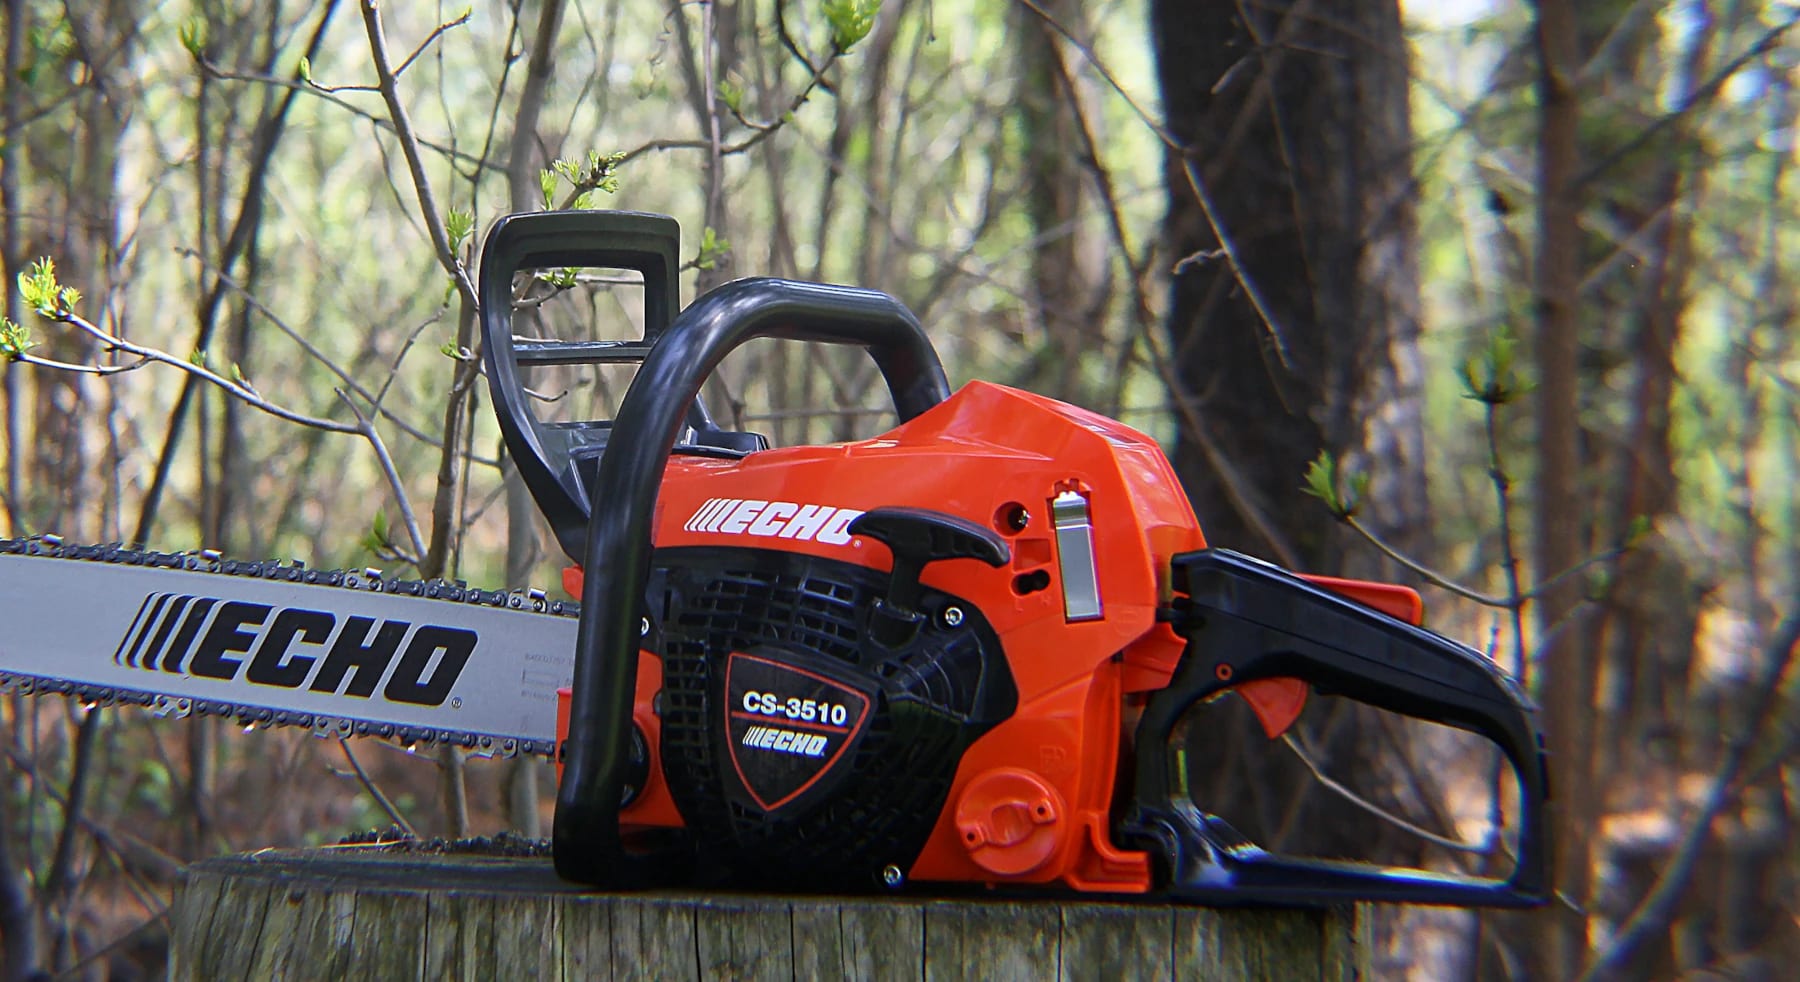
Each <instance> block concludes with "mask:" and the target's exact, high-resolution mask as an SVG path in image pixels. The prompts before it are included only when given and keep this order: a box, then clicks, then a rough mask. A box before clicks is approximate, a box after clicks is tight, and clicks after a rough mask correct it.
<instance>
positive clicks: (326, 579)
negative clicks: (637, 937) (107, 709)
mask: <svg viewBox="0 0 1800 982" xmlns="http://www.w3.org/2000/svg"><path fill="white" fill-rule="evenodd" d="M0 593H3V594H4V595H5V596H6V597H7V610H6V623H5V627H6V630H5V633H4V636H3V637H0V691H12V692H20V693H24V694H27V695H32V694H37V695H44V694H52V695H66V696H69V697H71V698H74V699H77V700H79V701H80V702H82V703H84V704H88V705H92V706H108V705H132V706H142V707H145V708H147V709H149V710H150V711H151V712H153V713H157V714H159V715H172V716H177V717H184V716H189V715H196V716H213V717H218V718H222V719H229V720H235V721H236V722H238V723H240V724H243V725H244V726H247V727H256V728H262V727H276V726H297V727H301V728H304V729H309V730H311V731H312V732H313V734H314V735H316V736H321V737H350V736H372V737H378V738H386V739H390V740H393V741H395V742H397V743H400V744H403V745H422V746H430V745H437V744H450V745H454V746H459V747H462V748H464V749H466V750H469V751H471V752H474V753H477V754H482V755H490V756H500V757H511V756H514V755H516V754H521V753H522V754H535V755H542V756H549V755H550V754H551V753H552V751H553V750H554V748H555V743H556V741H555V734H554V732H552V730H551V724H552V723H553V722H554V719H555V707H556V690H557V688H559V687H561V686H566V685H567V684H568V680H569V676H570V673H571V672H572V670H573V669H572V665H573V659H574V651H573V648H574V636H575V623H576V621H575V619H576V617H577V615H578V614H579V608H578V605H576V604H574V603H572V602H565V601H559V600H550V599H549V598H547V597H546V596H545V595H544V594H543V592H542V591H538V590H531V591H501V590H482V589H476V588H471V587H469V586H466V585H465V584H462V583H458V582H449V581H444V580H429V581H421V580H401V579H388V578H386V577H384V576H382V575H381V572H380V571H379V570H375V569H362V570H342V569H340V570H320V569H311V568H309V567H307V566H305V565H304V564H302V563H298V562H282V561H280V560H255V561H244V560H233V559H225V558H223V557H221V556H219V555H218V554H217V553H215V552H212V551H210V550H201V551H192V552H156V551H150V550H141V549H128V548H124V547H122V546H118V545H72V544H67V543H64V542H63V541H62V540H61V539H60V538H58V537H57V536H54V535H41V536H32V537H27V538H19V539H0ZM81 597H105V598H107V602H106V603H104V604H89V605H85V609H84V610H82V611H81V612H80V613H79V616H74V617H71V616H70V614H71V610H70V607H71V603H72V602H73V601H75V600H76V599H77V598H81Z"/></svg>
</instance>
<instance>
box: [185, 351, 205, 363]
mask: <svg viewBox="0 0 1800 982" xmlns="http://www.w3.org/2000/svg"><path fill="white" fill-rule="evenodd" d="M188 364H190V365H193V366H194V367H196V368H205V367H206V349H205V348H201V349H200V350H199V351H196V352H194V353H193V354H191V355H188Z"/></svg>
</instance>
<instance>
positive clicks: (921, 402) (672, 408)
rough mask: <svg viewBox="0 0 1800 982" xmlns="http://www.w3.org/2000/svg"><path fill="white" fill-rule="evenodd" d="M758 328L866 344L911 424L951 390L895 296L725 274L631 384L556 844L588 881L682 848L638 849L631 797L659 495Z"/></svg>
mask: <svg viewBox="0 0 1800 982" xmlns="http://www.w3.org/2000/svg"><path fill="white" fill-rule="evenodd" d="M756 338H784V339H790V340H801V341H819V342H826V343H832V344H850V345H859V346H861V347H863V348H866V349H867V350H868V352H869V354H870V356H871V357H873V358H874V360H875V364H876V365H877V366H878V367H879V368H880V369H881V373H882V375H883V376H884V377H885V379H886V381H887V386H888V391H889V394H890V395H891V396H892V397H893V401H894V408H895V409H896V410H897V411H898V412H899V415H900V419H901V421H903V422H904V421H906V420H910V419H912V418H913V417H915V416H918V415H919V414H920V413H923V412H925V411H926V410H928V409H930V408H931V407H933V406H935V405H937V404H938V403H940V402H942V401H944V400H945V399H947V398H949V395H950V385H949V382H948V381H947V380H946V379H945V377H944V369H943V366H942V365H941V364H940V363H939V361H938V357H937V353H936V352H935V351H933V350H932V347H931V343H930V341H928V340H927V339H926V337H925V332H924V329H923V328H921V327H920V326H919V322H918V320H917V318H915V317H914V316H913V315H912V313H911V312H910V311H908V310H907V309H906V308H905V307H904V306H903V305H901V303H900V302H899V301H897V300H895V299H894V298H892V297H890V296H888V295H887V294H885V293H879V292H877V291H873V290H860V289H854V288H850V287H842V286H829V285H825V284H821V283H802V282H797V281H793V280H780V279H769V278H756V279H745V280H737V281H735V282H732V283H727V284H725V285H724V286H721V287H719V288H717V289H715V290H713V291H712V292H710V293H708V294H706V295H705V296H703V297H701V298H700V299H698V300H696V301H694V303H693V305H692V306H690V307H688V308H687V309H686V310H685V311H683V312H682V313H681V316H679V317H678V318H676V319H675V322H674V323H673V324H671V325H670V326H669V328H668V330H667V331H665V332H663V334H662V336H661V337H660V338H659V339H658V340H657V342H656V343H655V345H654V347H652V348H651V350H650V351H649V353H648V356H647V357H646V358H645V359H644V361H643V365H642V366H641V367H640V368H639V369H638V374H637V377H636V378H635V379H633V380H632V383H631V387H630V388H629V389H628V390H626V393H625V398H624V400H623V401H622V402H621V404H620V406H619V415H618V418H617V419H616V420H614V421H613V424H612V438H611V440H610V442H609V446H608V448H607V450H606V452H605V453H604V454H602V455H601V457H600V462H599V470H598V473H597V474H596V476H595V479H594V482H593V489H592V497H591V502H592V507H591V508H590V509H589V512H590V516H591V517H590V518H589V521H588V527H587V542H586V551H585V557H586V561H585V564H584V565H585V567H586V570H585V575H584V577H583V582H582V591H581V620H580V623H579V626H578V627H577V630H576V654H575V680H574V684H573V691H572V692H571V698H570V706H569V730H568V737H567V743H566V746H565V749H566V756H565V757H564V759H563V776H562V782H561V783H560V784H559V785H558V787H557V794H556V817H555V821H554V824H553V832H552V840H551V842H552V851H553V855H554V857H555V861H556V871H557V873H558V874H559V875H561V876H562V877H563V878H564V879H568V880H573V881H576V882H579V883H589V884H596V885H606V886H613V887H629V886H635V885H641V884H646V883H649V882H651V881H652V880H653V879H655V878H656V876H657V874H658V872H659V871H660V872H662V873H663V875H664V876H666V874H667V872H668V870H667V869H666V867H667V866H668V865H670V864H672V863H676V862H679V861H680V857H679V856H675V855H667V854H657V855H650V856H642V855H632V854H628V853H627V852H626V851H625V849H624V845H623V843H622V841H621V839H620V835H619V808H620V797H621V794H622V791H623V788H624V782H625V769H626V766H627V764H628V760H629V755H630V749H631V728H632V721H631V711H632V700H633V695H634V692H635V690H636V682H637V670H638V648H639V644H640V642H641V637H640V628H639V624H640V617H641V610H642V605H643V598H644V593H645V589H646V587H647V585H648V583H649V577H650V559H651V548H652V542H651V534H652V525H653V522H654V519H655V514H656V498H657V492H658V490H659V488H660V485H661V483H662V477H663V471H664V469H665V468H666V467H667V466H668V462H669V457H670V455H671V454H672V453H673V452H674V447H675V442H676V437H677V435H678V434H679V432H680V430H681V428H682V421H683V419H684V416H685V414H686V412H687V410H688V407H689V406H690V404H692V403H693V401H694V399H695V398H696V396H697V395H698V394H699V392H700V386H701V385H702V383H704V382H705V381H706V379H707V377H708V376H710V375H711V374H712V372H713V370H714V369H716V368H717V367H718V365H719V363H720V362H721V361H722V360H723V359H724V358H725V356H726V355H727V354H729V353H730V352H731V351H732V350H733V349H735V348H737V347H738V346H739V345H742V344H743V343H745V342H746V341H750V340H753V339H756Z"/></svg>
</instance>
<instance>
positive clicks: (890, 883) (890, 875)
mask: <svg viewBox="0 0 1800 982" xmlns="http://www.w3.org/2000/svg"><path fill="white" fill-rule="evenodd" d="M881 882H882V883H884V884H886V885H887V888H888V889H889V890H898V889H900V885H901V884H902V883H905V882H906V874H905V873H902V872H900V867H898V866H884V867H882V869H881Z"/></svg>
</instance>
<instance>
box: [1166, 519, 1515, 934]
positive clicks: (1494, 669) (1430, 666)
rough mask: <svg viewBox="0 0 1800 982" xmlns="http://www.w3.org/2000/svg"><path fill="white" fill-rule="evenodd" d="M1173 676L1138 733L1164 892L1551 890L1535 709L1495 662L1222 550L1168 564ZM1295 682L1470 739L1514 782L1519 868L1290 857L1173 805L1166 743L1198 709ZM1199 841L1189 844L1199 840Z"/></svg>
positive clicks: (1271, 897) (1453, 896)
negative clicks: (1183, 641)
mask: <svg viewBox="0 0 1800 982" xmlns="http://www.w3.org/2000/svg"><path fill="white" fill-rule="evenodd" d="M1173 574H1174V575H1173V579H1174V586H1175V589H1176V590H1177V591H1178V592H1180V593H1182V594H1185V595H1186V596H1185V598H1184V599H1183V600H1182V601H1180V602H1179V603H1178V605H1177V606H1178V609H1179V611H1180V612H1179V614H1178V616H1177V623H1176V624H1175V627H1176V629H1177V630H1178V631H1180V632H1181V633H1183V634H1185V635H1186V636H1187V637H1188V638H1189V645H1188V648H1187V650H1186V651H1185V652H1184V654H1183V656H1182V662H1181V665H1180V667H1179V668H1178V669H1177V670H1176V674H1175V676H1174V677H1173V678H1172V679H1171V680H1170V683H1169V685H1168V686H1166V687H1165V688H1163V689H1161V690H1159V691H1158V692H1157V693H1156V694H1155V695H1153V696H1152V697H1151V699H1150V702H1149V704H1148V705H1147V706H1146V707H1145V710H1144V715H1143V718H1142V719H1141V720H1140V723H1139V730H1138V747H1137V753H1138V773H1137V781H1138V784H1137V789H1136V798H1137V802H1136V804H1137V807H1138V808H1139V809H1140V813H1139V814H1138V815H1137V816H1136V817H1135V818H1134V820H1133V822H1132V823H1131V824H1133V825H1134V826H1136V831H1138V832H1139V833H1140V834H1143V835H1146V836H1148V837H1150V838H1157V839H1161V840H1162V845H1163V847H1164V849H1165V854H1166V855H1171V856H1176V857H1178V858H1177V861H1176V863H1175V865H1176V866H1177V867H1182V866H1186V867H1187V868H1186V869H1181V868H1178V869H1176V870H1175V871H1174V873H1175V882H1174V883H1173V884H1171V893H1172V894H1174V895H1175V896H1178V897H1184V898H1187V899H1195V900H1204V901H1209V902H1213V901H1222V902H1247V901H1248V902H1264V903H1298V902H1339V901H1343V900H1394V901H1401V902H1413V903H1442V904H1469V905H1489V906H1528V905H1531V904H1535V903H1540V902H1542V901H1543V900H1544V899H1545V897H1546V896H1547V895H1548V891H1549V886H1550V884H1549V868H1550V867H1549V863H1550V855H1549V852H1550V850H1549V838H1548V821H1547V818H1546V815H1545V808H1546V805H1547V802H1548V799H1549V787H1548V783H1547V779H1546V775H1545V767H1544V760H1543V741H1542V738H1541V736H1540V734H1539V733H1538V731H1537V729H1536V728H1535V726H1534V725H1533V722H1532V714H1533V709H1532V707H1531V703H1530V700H1529V699H1528V698H1527V697H1526V695H1525V693H1524V691H1523V690H1521V689H1520V688H1519V686H1518V684H1517V683H1516V682H1514V681H1513V679H1512V678H1511V677H1510V676H1508V675H1507V674H1506V673H1505V672H1504V671H1502V670H1501V669H1500V668H1499V667H1498V666H1496V665H1495V664H1494V663H1493V662H1492V661H1490V660H1488V659H1487V658H1486V657H1484V656H1483V655H1482V654H1481V653H1480V652H1477V651H1475V650H1473V649H1471V648H1468V647H1466V646H1464V645H1461V644H1458V643H1456V642H1454V641H1451V640H1450V639H1448V638H1445V637H1443V636H1442V635H1439V634H1435V633H1433V632H1431V631H1427V630H1425V629H1423V628H1419V627H1415V626H1413V625H1411V624H1407V623H1405V622H1403V621H1400V620H1397V619H1395V618H1393V617H1389V616H1388V615H1386V614H1383V613H1380V612H1378V611H1375V610H1372V609H1370V608H1367V607H1364V606H1362V605H1361V604H1357V603H1355V602H1353V601H1350V600H1348V599H1346V598H1344V597H1342V596H1339V595H1338V594H1335V593H1332V592H1330V591H1328V590H1325V589H1322V588H1320V587H1319V586H1317V585H1314V584H1312V583H1309V582H1307V581H1306V580H1303V579H1301V578H1299V577H1297V576H1294V575H1293V574H1292V573H1289V572H1287V571H1285V570H1282V569H1279V568H1277V567H1274V566H1271V565H1269V564H1267V563H1264V562H1262V561H1260V560H1256V559H1252V558H1250V557H1248V556H1243V555H1240V554H1238V553H1234V552H1230V551H1228V550H1223V549H1207V550H1202V551H1200V552H1194V553H1187V554H1184V555H1181V556H1177V557H1175V559H1174V561H1173ZM1263 678H1297V679H1301V680H1303V681H1306V682H1308V683H1311V684H1312V685H1313V686H1314V687H1315V688H1317V689H1318V690H1319V691H1320V692H1322V693H1324V694H1328V695H1341V696H1344V697H1346V698H1349V699H1354V700H1356V701H1358V702H1362V703H1365V704H1368V705H1370V706H1374V707H1376V708H1378V709H1383V710H1386V711H1388V712H1393V713H1399V714H1401V715H1404V716H1410V717H1413V718H1416V719H1423V720H1427V721H1430V722H1434V723H1441V724H1445V725H1449V726H1455V727H1458V728H1461V729H1465V730H1469V731H1472V732H1475V733H1479V734H1481V735H1482V736H1484V737H1486V738H1487V739H1489V740H1491V741H1493V742H1494V743H1495V744H1496V745H1498V746H1499V747H1500V749H1501V751H1502V752H1503V753H1505V754H1506V757H1507V759H1508V761H1509V762H1510V763H1511V764H1512V767H1513V771H1514V773H1515V775H1516V776H1517V778H1518V781H1519V790H1520V799H1521V809H1520V811H1521V822H1520V829H1519V851H1518V862H1517V864H1516V866H1515V867H1514V870H1513V874H1512V876H1511V877H1510V878H1508V879H1507V880H1504V881H1502V880H1493V879H1482V878H1459V877H1450V876H1442V875H1438V874H1432V873H1427V872H1425V871H1422V870H1400V869H1391V870H1390V869H1381V868H1376V867H1370V866H1366V865H1362V864H1353V863H1334V862H1326V861H1319V860H1304V859H1292V858H1288V857H1284V856H1277V855H1272V854H1269V853H1265V852H1263V851H1262V850H1260V849H1258V848H1256V847H1255V846H1254V845H1253V844H1250V843H1248V842H1245V841H1243V840H1242V839H1241V837H1239V836H1237V834H1236V833H1235V832H1233V831H1231V830H1230V827H1229V826H1227V825H1226V824H1225V823H1223V822H1222V821H1220V820H1218V819H1217V818H1215V817H1213V816H1211V815H1206V814H1204V813H1202V812H1199V811H1198V810H1197V809H1194V808H1193V806H1192V805H1191V803H1188V802H1184V801H1177V800H1176V795H1175V793H1174V788H1175V787H1176V786H1177V785H1176V784H1175V782H1172V781H1171V780H1170V777H1169V768H1168V759H1167V755H1166V746H1167V740H1168V739H1169V737H1170V734H1171V733H1172V732H1173V730H1174V728H1175V725H1176V724H1177V723H1178V722H1179V721H1180V719H1181V717H1182V716H1183V715H1184V714H1185V713H1186V712H1187V710H1188V708H1189V707H1191V706H1192V705H1193V704H1194V703H1195V702H1197V701H1199V700H1202V699H1206V698H1208V697H1210V696H1212V695H1213V694H1215V693H1217V692H1219V691H1221V690H1223V689H1226V688H1229V687H1231V686H1234V685H1239V684H1242V683H1244V682H1248V681H1252V680H1255V679H1263ZM1196 840H1198V841H1196Z"/></svg>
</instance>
